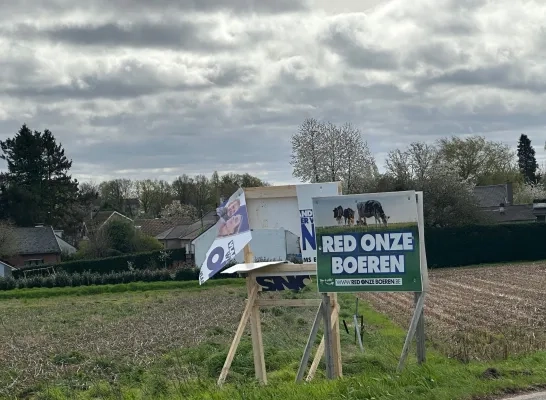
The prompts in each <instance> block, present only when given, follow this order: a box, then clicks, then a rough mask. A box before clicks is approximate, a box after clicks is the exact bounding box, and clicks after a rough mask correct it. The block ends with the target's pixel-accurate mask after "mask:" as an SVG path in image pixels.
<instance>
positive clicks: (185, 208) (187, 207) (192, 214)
mask: <svg viewBox="0 0 546 400" xmlns="http://www.w3.org/2000/svg"><path fill="white" fill-rule="evenodd" d="M161 218H188V219H190V220H191V221H196V220H197V219H199V212H198V211H197V208H195V207H194V206H192V205H191V204H182V203H181V202H180V201H179V200H176V201H173V202H172V203H171V204H167V205H166V206H165V207H164V208H163V210H161Z"/></svg>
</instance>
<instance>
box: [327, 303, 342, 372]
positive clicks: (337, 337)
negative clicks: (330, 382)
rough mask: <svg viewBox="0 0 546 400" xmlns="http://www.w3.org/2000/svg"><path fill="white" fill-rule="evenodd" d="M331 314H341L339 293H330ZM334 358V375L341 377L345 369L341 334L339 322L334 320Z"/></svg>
mask: <svg viewBox="0 0 546 400" xmlns="http://www.w3.org/2000/svg"><path fill="white" fill-rule="evenodd" d="M330 306H331V312H330V314H331V315H335V314H337V315H339V309H340V307H339V303H338V301H337V293H330ZM332 360H333V363H334V377H335V378H341V377H342V376H343V369H342V364H341V334H340V332H339V322H338V321H337V319H336V320H335V321H334V320H332Z"/></svg>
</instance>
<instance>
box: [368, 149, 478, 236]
mask: <svg viewBox="0 0 546 400" xmlns="http://www.w3.org/2000/svg"><path fill="white" fill-rule="evenodd" d="M385 164H386V169H387V172H386V174H385V176H383V177H382V179H381V181H380V182H379V183H378V185H381V188H380V190H378V191H390V190H418V191H423V194H424V213H425V224H426V225H428V226H457V225H465V224H471V223H478V222H484V221H485V220H486V219H485V216H484V214H483V213H482V212H481V211H480V209H479V207H478V203H477V199H476V197H475V196H474V194H473V187H474V185H473V183H472V180H471V179H467V180H463V179H461V178H460V176H459V172H458V171H457V170H456V169H454V168H452V165H451V164H450V163H449V162H446V161H445V160H443V159H442V158H441V156H440V153H439V151H438V149H437V148H435V147H434V146H432V145H428V144H425V143H421V142H414V143H411V144H410V145H409V146H408V148H406V149H405V150H398V149H397V150H394V151H391V152H390V153H389V155H388V156H387V159H386V161H385Z"/></svg>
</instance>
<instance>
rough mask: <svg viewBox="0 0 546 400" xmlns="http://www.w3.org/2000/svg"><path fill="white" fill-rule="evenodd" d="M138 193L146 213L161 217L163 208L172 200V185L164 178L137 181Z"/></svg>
mask: <svg viewBox="0 0 546 400" xmlns="http://www.w3.org/2000/svg"><path fill="white" fill-rule="evenodd" d="M136 193H137V196H138V199H139V200H140V205H141V207H142V211H143V212H144V214H146V215H148V216H153V217H154V218H156V217H159V215H160V214H161V210H162V209H163V208H164V207H165V206H166V205H167V204H169V203H170V202H171V201H172V191H171V186H170V185H169V183H168V182H166V181H164V180H157V179H156V180H153V181H152V180H151V179H145V180H142V181H137V183H136Z"/></svg>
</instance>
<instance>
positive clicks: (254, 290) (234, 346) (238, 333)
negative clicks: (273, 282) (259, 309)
mask: <svg viewBox="0 0 546 400" xmlns="http://www.w3.org/2000/svg"><path fill="white" fill-rule="evenodd" d="M257 294H258V287H257V286H254V287H253V288H252V291H251V293H250V296H248V301H247V303H246V307H245V310H244V311H243V315H242V316H241V321H240V322H239V326H238V327H237V331H236V332H235V336H234V337H233V342H231V346H230V348H229V351H228V354H227V357H226V361H225V362H224V366H223V367H222V372H221V373H220V377H219V378H218V385H222V384H223V383H224V382H225V380H226V377H227V374H228V372H229V368H230V367H231V363H232V362H233V358H234V357H235V352H236V351H237V346H239V342H240V341H241V336H243V332H244V331H245V326H246V323H247V321H248V319H249V318H250V311H251V310H252V307H253V306H254V302H255V301H256V296H257Z"/></svg>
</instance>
